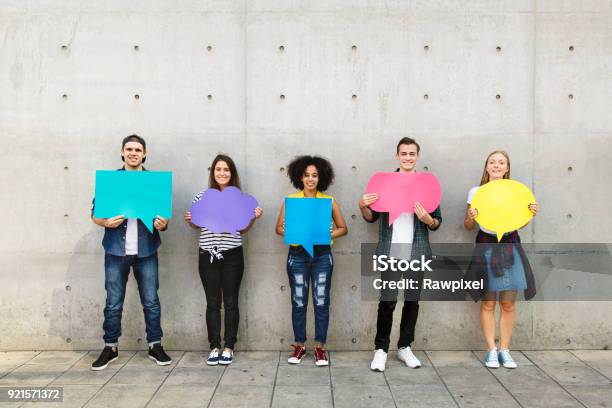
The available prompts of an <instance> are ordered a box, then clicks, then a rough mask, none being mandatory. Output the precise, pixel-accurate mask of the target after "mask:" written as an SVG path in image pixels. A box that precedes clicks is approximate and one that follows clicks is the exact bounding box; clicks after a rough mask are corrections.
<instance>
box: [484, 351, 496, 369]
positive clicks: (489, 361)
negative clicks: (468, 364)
mask: <svg viewBox="0 0 612 408" xmlns="http://www.w3.org/2000/svg"><path fill="white" fill-rule="evenodd" d="M485 365H486V366H487V367H489V368H499V357H498V356H497V348H495V347H494V348H493V350H490V351H488V352H487V354H486V355H485Z"/></svg>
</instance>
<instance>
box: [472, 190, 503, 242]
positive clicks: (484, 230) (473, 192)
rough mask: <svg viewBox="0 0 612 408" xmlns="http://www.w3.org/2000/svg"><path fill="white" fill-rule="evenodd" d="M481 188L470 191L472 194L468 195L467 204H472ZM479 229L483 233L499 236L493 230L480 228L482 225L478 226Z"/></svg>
mask: <svg viewBox="0 0 612 408" xmlns="http://www.w3.org/2000/svg"><path fill="white" fill-rule="evenodd" d="M479 188H480V186H476V187H472V188H471V189H470V192H469V193H468V198H467V203H468V204H471V203H472V199H473V198H474V194H476V191H478V189H479ZM477 209H478V208H477ZM478 228H480V229H481V231H483V232H486V233H487V234H491V235H497V233H496V232H495V231H491V230H488V229H486V228H483V227H481V226H480V224H478Z"/></svg>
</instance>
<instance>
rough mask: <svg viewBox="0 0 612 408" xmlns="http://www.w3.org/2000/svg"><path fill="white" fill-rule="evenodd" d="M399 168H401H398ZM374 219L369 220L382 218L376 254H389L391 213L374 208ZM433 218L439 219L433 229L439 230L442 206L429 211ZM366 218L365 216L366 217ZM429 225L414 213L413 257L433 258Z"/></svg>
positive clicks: (391, 233) (374, 220) (391, 234)
mask: <svg viewBox="0 0 612 408" xmlns="http://www.w3.org/2000/svg"><path fill="white" fill-rule="evenodd" d="M398 170H399V169H398ZM398 170H396V171H398ZM370 211H371V212H372V220H371V221H370V220H367V219H366V221H367V222H369V223H373V222H376V221H378V220H380V223H379V226H378V245H377V246H376V255H379V256H380V255H387V256H389V254H390V252H391V240H392V238H393V225H389V213H388V212H383V213H379V212H376V211H374V210H372V209H370ZM429 215H431V216H432V218H435V219H437V220H438V225H436V227H435V228H432V229H431V230H432V231H435V230H437V229H438V228H440V225H442V211H441V210H440V206H438V208H436V209H435V210H434V211H433V212H432V213H429ZM364 219H365V218H364ZM429 229H430V228H429V227H428V226H427V225H426V224H425V223H423V222H421V220H419V218H418V217H417V216H416V214H415V215H414V238H413V241H412V255H411V259H417V258H420V257H421V255H425V257H426V258H431V255H432V254H431V247H430V246H429Z"/></svg>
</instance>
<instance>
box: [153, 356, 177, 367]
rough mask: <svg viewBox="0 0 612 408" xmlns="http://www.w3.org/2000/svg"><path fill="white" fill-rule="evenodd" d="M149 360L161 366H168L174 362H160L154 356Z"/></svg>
mask: <svg viewBox="0 0 612 408" xmlns="http://www.w3.org/2000/svg"><path fill="white" fill-rule="evenodd" d="M149 358H150V359H151V360H153V361H155V362H156V363H157V365H160V366H167V365H170V364H172V360H170V361H159V360H158V359H156V358H155V357H153V356H149Z"/></svg>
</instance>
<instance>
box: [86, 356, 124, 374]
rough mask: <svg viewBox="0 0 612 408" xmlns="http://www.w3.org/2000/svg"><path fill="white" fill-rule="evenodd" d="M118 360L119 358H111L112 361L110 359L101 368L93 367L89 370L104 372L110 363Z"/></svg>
mask: <svg viewBox="0 0 612 408" xmlns="http://www.w3.org/2000/svg"><path fill="white" fill-rule="evenodd" d="M118 358H119V356H117V357H115V358H113V359H111V360H108V363H106V364H104V365H103V366H100V367H94V366H91V369H92V371H102V370H104V369H105V368H106V367H108V365H109V364H110V363H112V362H113V361H115V360H116V359H118Z"/></svg>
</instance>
